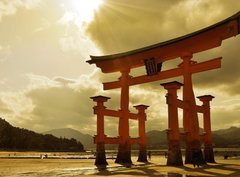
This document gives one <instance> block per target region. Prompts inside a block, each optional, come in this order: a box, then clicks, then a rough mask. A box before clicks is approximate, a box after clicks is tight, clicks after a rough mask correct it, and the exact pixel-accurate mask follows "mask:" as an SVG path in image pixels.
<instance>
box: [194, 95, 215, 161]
mask: <svg viewBox="0 0 240 177" xmlns="http://www.w3.org/2000/svg"><path fill="white" fill-rule="evenodd" d="M197 98H198V99H199V100H200V101H201V102H202V103H203V105H202V107H203V108H204V112H203V126H204V131H205V136H204V157H205V161H206V162H210V163H215V159H214V153H213V147H212V130H211V118H210V101H212V99H213V98H214V96H212V95H204V96H199V97H197Z"/></svg>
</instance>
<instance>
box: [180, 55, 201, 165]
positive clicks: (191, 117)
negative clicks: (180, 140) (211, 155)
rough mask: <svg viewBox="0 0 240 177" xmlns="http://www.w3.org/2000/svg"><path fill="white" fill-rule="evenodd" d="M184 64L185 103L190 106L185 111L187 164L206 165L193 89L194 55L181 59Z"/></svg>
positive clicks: (182, 66)
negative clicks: (192, 67) (192, 69)
mask: <svg viewBox="0 0 240 177" xmlns="http://www.w3.org/2000/svg"><path fill="white" fill-rule="evenodd" d="M181 58H182V60H183V63H182V64H181V65H180V67H181V68H182V69H183V81H184V86H183V102H185V103H187V104H188V109H183V126H184V131H185V132H186V134H187V138H186V139H187V140H186V154H185V163H186V164H189V163H193V160H194V163H197V164H204V163H205V161H204V159H203V154H202V151H201V143H200V134H199V123H198V115H197V106H196V101H195V96H194V92H193V87H192V74H191V69H190V67H191V65H193V64H194V63H195V62H194V61H192V60H191V58H192V55H191V54H187V55H185V56H183V57H181Z"/></svg>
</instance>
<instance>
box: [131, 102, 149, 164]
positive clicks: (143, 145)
mask: <svg viewBox="0 0 240 177" xmlns="http://www.w3.org/2000/svg"><path fill="white" fill-rule="evenodd" d="M134 107H135V108H136V109H137V110H138V134H139V138H140V143H139V154H138V160H137V161H138V162H148V160H147V138H146V132H145V121H146V114H145V110H146V109H147V108H148V107H149V106H146V105H137V106H134Z"/></svg>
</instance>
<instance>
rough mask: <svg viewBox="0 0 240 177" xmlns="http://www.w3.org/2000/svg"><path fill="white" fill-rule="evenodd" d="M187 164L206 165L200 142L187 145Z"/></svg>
mask: <svg viewBox="0 0 240 177" xmlns="http://www.w3.org/2000/svg"><path fill="white" fill-rule="evenodd" d="M185 155H186V156H185V164H193V165H204V164H206V161H205V160H204V158H203V153H202V150H201V145H200V141H196V140H195V141H193V142H191V143H188V144H187V148H186V153H185Z"/></svg>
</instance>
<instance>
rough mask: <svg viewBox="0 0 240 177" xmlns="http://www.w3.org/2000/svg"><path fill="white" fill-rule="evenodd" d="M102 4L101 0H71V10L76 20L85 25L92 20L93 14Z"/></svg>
mask: <svg viewBox="0 0 240 177" xmlns="http://www.w3.org/2000/svg"><path fill="white" fill-rule="evenodd" d="M102 3H103V0H72V5H73V10H74V11H75V13H76V14H77V18H78V20H80V21H82V22H87V23H89V22H91V21H92V20H93V18H94V12H95V11H96V10H97V9H98V8H99V7H100V5H101V4H102Z"/></svg>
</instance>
